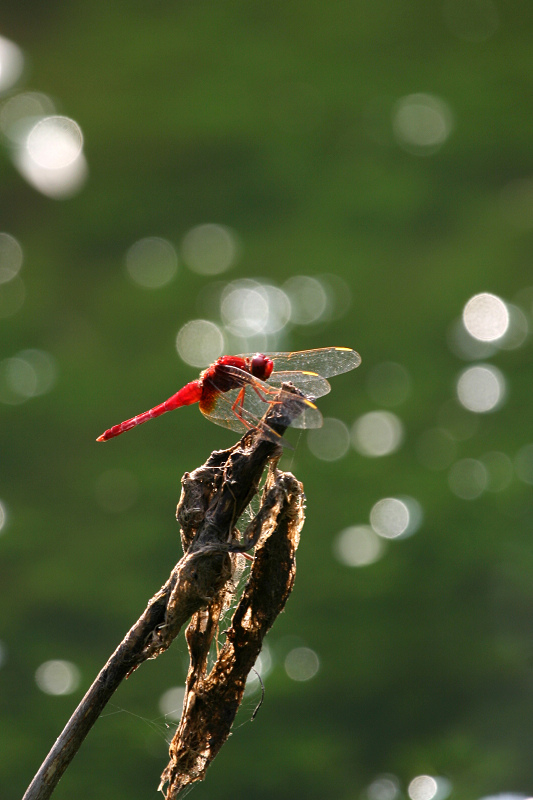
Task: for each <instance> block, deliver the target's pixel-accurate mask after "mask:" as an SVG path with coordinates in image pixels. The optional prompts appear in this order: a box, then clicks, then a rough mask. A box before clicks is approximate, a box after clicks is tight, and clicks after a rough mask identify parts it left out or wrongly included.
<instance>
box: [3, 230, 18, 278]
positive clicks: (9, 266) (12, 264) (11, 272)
mask: <svg viewBox="0 0 533 800" xmlns="http://www.w3.org/2000/svg"><path fill="white" fill-rule="evenodd" d="M22 260H23V253H22V247H21V246H20V244H19V243H18V242H17V240H16V239H15V237H14V236H11V235H10V234H9V233H0V283H6V282H7V281H10V280H12V279H13V278H14V277H15V276H16V275H17V274H18V272H19V270H20V268H21V267H22Z"/></svg>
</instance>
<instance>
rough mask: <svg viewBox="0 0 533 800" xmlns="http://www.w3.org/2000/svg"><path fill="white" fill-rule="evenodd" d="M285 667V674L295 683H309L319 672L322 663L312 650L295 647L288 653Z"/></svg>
mask: <svg viewBox="0 0 533 800" xmlns="http://www.w3.org/2000/svg"><path fill="white" fill-rule="evenodd" d="M284 666H285V672H286V673H287V675H288V676H289V678H292V680H293V681H308V680H310V679H311V678H314V676H315V675H316V673H317V672H318V669H319V667H320V661H319V659H318V656H317V654H316V653H315V651H314V650H311V648H309V647H295V648H294V649H293V650H291V651H290V652H289V653H287V656H286V657H285V662H284Z"/></svg>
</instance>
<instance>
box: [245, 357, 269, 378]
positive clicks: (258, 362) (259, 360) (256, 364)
mask: <svg viewBox="0 0 533 800" xmlns="http://www.w3.org/2000/svg"><path fill="white" fill-rule="evenodd" d="M273 369H274V362H273V361H272V360H271V359H270V358H267V357H266V356H264V355H263V354H262V353H256V354H255V356H254V357H253V358H252V361H251V363H250V372H251V373H252V375H253V376H254V378H259V380H260V381H267V380H268V379H269V378H270V376H271V375H272V370H273Z"/></svg>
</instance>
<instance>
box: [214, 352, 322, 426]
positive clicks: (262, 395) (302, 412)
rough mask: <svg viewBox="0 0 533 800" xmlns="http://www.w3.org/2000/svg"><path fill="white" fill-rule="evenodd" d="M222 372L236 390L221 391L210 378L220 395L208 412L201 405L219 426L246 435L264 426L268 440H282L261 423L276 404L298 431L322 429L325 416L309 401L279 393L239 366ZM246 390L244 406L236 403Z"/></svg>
mask: <svg viewBox="0 0 533 800" xmlns="http://www.w3.org/2000/svg"><path fill="white" fill-rule="evenodd" d="M223 370H224V372H225V373H226V375H231V377H232V380H233V381H234V382H235V383H236V384H237V388H235V389H230V390H229V391H226V392H222V391H220V390H219V389H218V387H217V385H216V380H215V381H213V380H212V379H208V380H210V381H211V383H212V385H213V386H214V388H215V389H217V394H216V397H215V399H214V402H213V404H212V406H210V407H209V409H205V408H202V406H201V405H200V411H201V412H202V414H203V415H204V416H205V417H206V418H207V419H209V420H211V422H214V423H215V424H216V425H221V426H222V427H224V428H230V429H231V430H234V431H238V432H239V433H244V431H246V430H247V428H248V427H263V428H264V429H265V431H264V433H265V436H266V438H269V439H273V440H275V441H279V439H280V437H279V435H278V434H277V433H275V431H273V430H271V429H269V428H268V426H266V425H265V424H264V423H262V422H261V417H262V416H263V415H264V414H265V412H266V411H267V409H268V406H269V403H274V402H276V403H282V404H283V405H284V406H285V410H286V411H287V416H288V418H289V419H290V425H292V426H293V427H295V428H319V427H320V426H321V425H322V414H321V413H320V411H319V410H318V408H317V407H316V406H315V405H314V404H313V403H311V402H310V401H309V400H306V399H305V398H299V397H296V396H295V395H294V394H291V393H290V392H280V391H279V389H276V388H275V387H273V386H269V385H268V384H267V383H265V382H264V381H260V380H259V379H258V378H254V377H253V376H252V375H250V374H249V373H247V372H244V371H243V370H240V369H238V368H237V367H231V366H228V365H226V366H224V368H223ZM243 389H244V398H243V399H242V396H241V399H242V403H241V401H240V400H239V402H238V403H237V400H238V399H239V396H240V394H241V392H242V390H243Z"/></svg>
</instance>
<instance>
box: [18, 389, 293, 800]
mask: <svg viewBox="0 0 533 800" xmlns="http://www.w3.org/2000/svg"><path fill="white" fill-rule="evenodd" d="M283 388H284V390H285V391H287V390H289V391H291V387H290V386H287V385H285V386H284V387H283ZM293 391H295V399H294V404H290V405H288V404H287V403H286V402H284V403H283V404H277V405H276V404H273V405H271V407H270V408H269V411H268V413H267V414H266V415H265V418H266V421H267V422H268V424H269V425H270V426H271V427H272V428H273V429H274V430H275V431H276V432H277V433H279V434H280V436H281V435H282V434H283V433H284V431H285V429H286V427H287V426H288V425H289V424H290V421H291V419H293V418H294V417H295V416H297V414H298V413H299V412H300V411H301V401H299V395H298V393H297V392H296V390H293ZM291 406H292V407H291ZM279 454H280V447H279V445H278V444H276V443H273V442H271V441H268V440H266V439H264V438H262V437H261V436H259V435H256V433H255V432H254V431H253V430H252V431H250V432H248V433H247V434H246V435H245V436H244V437H243V438H242V440H241V441H240V442H239V443H238V444H237V445H235V446H234V447H232V448H230V449H229V450H224V451H215V452H213V453H212V454H211V456H210V457H209V459H208V460H207V461H206V463H205V464H204V465H203V466H202V467H200V468H199V469H197V470H195V471H194V472H193V473H191V474H189V473H186V474H185V476H184V477H183V479H182V496H181V499H180V503H179V506H178V512H177V516H178V521H179V523H180V525H181V535H182V543H183V548H184V551H185V552H184V556H183V558H181V559H180V561H179V562H178V563H177V564H176V566H175V567H174V569H173V570H172V573H171V575H170V577H169V579H168V581H167V582H166V583H165V585H164V586H163V587H162V588H161V589H160V590H159V592H157V593H156V594H155V595H154V597H153V598H152V599H151V600H150V602H149V603H148V606H147V608H146V610H145V611H144V613H143V614H142V615H141V617H140V618H139V619H138V621H137V622H136V623H135V625H134V626H133V627H132V628H131V630H130V631H129V632H128V634H127V635H126V637H125V638H124V640H123V641H122V643H121V644H120V645H119V646H118V648H117V649H116V650H115V652H114V653H113V655H112V656H111V658H110V659H109V660H108V662H107V664H106V665H105V666H104V667H103V669H102V670H101V671H100V673H99V675H98V676H97V678H96V680H95V681H94V683H93V684H92V686H91V687H90V689H89V690H88V692H87V693H86V695H85V697H84V698H83V699H82V701H81V702H80V704H79V706H78V708H77V709H76V710H75V712H74V714H73V715H72V717H71V718H70V720H69V722H68V723H67V725H66V726H65V728H64V730H63V732H62V733H61V735H60V736H59V738H58V739H57V741H56V743H55V744H54V746H53V748H52V750H51V751H50V753H49V754H48V756H47V758H46V759H45V761H44V762H43V764H42V766H41V768H40V769H39V771H38V773H37V774H36V776H35V778H34V779H33V781H32V783H31V784H30V786H29V788H28V789H27V791H26V793H25V795H24V798H23V800H47V798H49V797H50V796H51V795H52V792H53V790H54V788H55V786H56V785H57V783H58V781H59V780H60V778H61V776H62V775H63V773H64V771H65V770H66V768H67V767H68V765H69V763H70V762H71V760H72V759H73V757H74V755H75V754H76V752H77V751H78V749H79V747H80V746H81V743H82V742H83V740H84V738H85V736H86V735H87V733H88V732H89V730H90V728H91V727H92V725H93V724H94V723H95V721H96V720H97V718H98V716H99V715H100V713H101V711H102V709H103V708H104V706H105V705H106V703H107V702H108V700H109V699H110V697H111V696H112V694H113V692H114V691H115V690H116V689H117V687H118V686H119V684H120V683H121V681H122V680H123V679H124V678H126V677H128V675H130V674H131V673H132V672H133V671H134V670H135V669H137V667H139V666H140V664H142V663H143V661H145V660H146V659H148V658H155V657H156V656H158V655H159V654H160V653H162V652H164V650H166V649H167V648H168V647H169V646H170V644H171V642H172V641H173V639H174V638H175V637H176V636H177V634H178V633H179V631H180V629H181V627H182V626H183V625H184V624H185V623H186V622H187V621H188V620H189V619H191V617H192V620H191V623H190V625H189V627H188V630H187V641H188V644H189V650H190V654H191V665H190V668H189V673H188V676H187V687H186V696H185V703H184V712H183V715H182V720H181V722H180V725H179V727H178V730H177V732H176V735H175V737H174V739H173V741H172V744H171V748H170V757H171V760H170V763H169V765H168V766H167V768H166V770H165V771H164V773H163V776H162V784H167V783H168V790H167V798H168V800H173V799H174V798H175V797H177V796H178V794H179V792H180V791H181V789H182V788H184V787H185V786H187V785H188V784H190V783H192V782H193V781H196V780H201V779H202V778H203V776H204V774H205V770H206V769H207V766H208V765H209V763H210V762H211V761H212V759H213V758H214V757H215V756H216V754H217V752H218V751H219V750H220V747H221V746H222V744H223V743H224V741H225V740H226V739H227V737H228V735H229V732H230V729H231V725H232V723H233V720H234V718H235V714H236V712H237V708H238V706H239V704H240V702H241V699H242V695H243V692H244V685H245V682H246V677H247V675H248V672H249V671H250V669H251V668H252V667H253V664H254V662H255V660H256V658H257V656H258V654H259V651H260V650H261V644H262V640H263V637H264V636H265V634H266V632H267V631H268V629H269V628H270V627H271V625H272V623H273V621H274V619H275V618H276V616H277V614H279V612H280V611H281V610H282V608H283V606H284V604H285V601H286V599H287V596H288V594H289V593H290V591H291V589H292V585H293V582H294V573H295V562H294V553H295V550H296V547H297V545H298V538H299V533H300V530H301V527H302V525H303V519H304V518H303V490H302V487H301V484H299V483H298V481H296V479H295V478H294V477H293V476H292V475H290V474H288V473H287V474H284V473H280V472H279V471H278V470H277V469H276V468H275V465H274V462H276V461H277V459H278V458H279ZM268 463H270V470H269V475H268V478H267V482H266V484H265V488H264V491H263V496H262V502H261V507H260V509H259V512H258V514H257V515H256V517H255V518H254V519H253V520H252V522H251V523H250V525H249V526H248V528H247V529H246V531H245V533H244V536H243V540H242V541H240V540H239V538H238V534H237V532H236V529H235V523H236V521H237V520H238V518H239V517H240V516H241V514H242V513H243V511H244V510H245V509H246V507H247V505H248V503H249V502H250V500H251V499H252V498H253V497H254V495H255V494H256V493H257V491H258V487H259V484H260V481H261V477H262V475H263V472H264V469H265V466H266V465H267V464H268ZM257 543H258V546H257V548H256V554H255V559H254V563H253V567H252V570H251V574H250V578H249V580H248V583H247V585H246V588H245V590H244V593H243V596H242V598H241V600H240V602H239V604H238V607H237V609H236V611H235V614H234V617H233V620H232V624H231V627H230V629H229V630H228V631H227V635H226V643H225V645H224V647H223V648H222V650H221V652H220V655H219V657H218V659H217V661H216V663H215V666H214V667H213V669H212V670H211V672H210V673H209V674H207V656H208V652H209V649H210V646H211V642H212V640H213V637H214V635H215V632H216V628H217V624H218V620H219V618H220V614H221V611H222V608H223V606H224V602H225V599H226V594H227V591H228V588H227V587H228V585H229V584H228V581H229V579H230V577H231V573H232V567H233V564H232V560H234V559H235V558H236V556H235V555H234V554H235V553H238V552H242V551H243V550H245V549H249V548H250V547H253V546H254V545H256V544H257ZM230 583H231V582H230Z"/></svg>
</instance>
